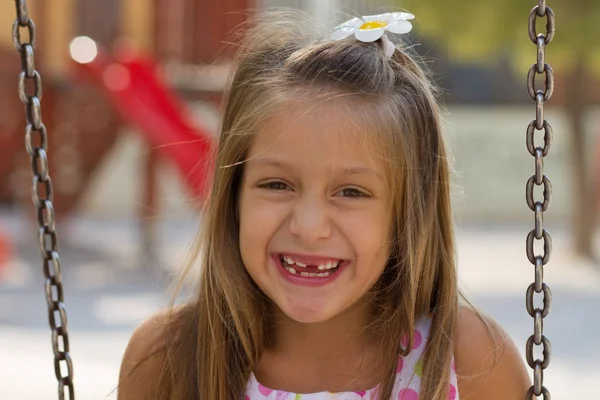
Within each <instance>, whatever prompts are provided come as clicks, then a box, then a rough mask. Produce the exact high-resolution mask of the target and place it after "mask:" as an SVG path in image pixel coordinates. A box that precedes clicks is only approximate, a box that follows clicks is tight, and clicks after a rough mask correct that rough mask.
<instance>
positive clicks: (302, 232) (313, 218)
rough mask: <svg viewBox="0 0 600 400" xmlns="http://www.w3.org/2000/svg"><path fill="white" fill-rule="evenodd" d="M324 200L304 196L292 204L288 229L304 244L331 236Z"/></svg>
mask: <svg viewBox="0 0 600 400" xmlns="http://www.w3.org/2000/svg"><path fill="white" fill-rule="evenodd" d="M324 203H325V202H324V201H319V200H315V199H314V198H313V199H310V198H304V199H299V200H298V202H296V204H295V205H294V209H293V211H292V218H291V221H290V230H291V232H292V234H294V235H295V236H297V237H298V238H300V239H301V240H302V242H304V243H305V244H314V243H316V242H317V241H319V240H320V239H325V238H328V237H329V236H331V221H330V218H329V211H328V208H327V205H326V204H324Z"/></svg>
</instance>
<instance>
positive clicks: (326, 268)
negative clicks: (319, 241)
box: [279, 254, 344, 278]
mask: <svg viewBox="0 0 600 400" xmlns="http://www.w3.org/2000/svg"><path fill="white" fill-rule="evenodd" d="M279 261H280V263H281V266H282V267H283V268H284V269H285V270H286V271H287V272H289V273H290V274H291V275H296V276H301V277H303V278H326V277H328V276H331V275H333V274H335V273H336V272H337V271H338V270H339V269H340V265H341V264H342V263H343V261H344V260H337V261H329V262H326V263H323V264H320V265H309V264H303V263H300V262H294V260H293V259H291V258H290V257H288V256H286V255H283V254H280V255H279Z"/></svg>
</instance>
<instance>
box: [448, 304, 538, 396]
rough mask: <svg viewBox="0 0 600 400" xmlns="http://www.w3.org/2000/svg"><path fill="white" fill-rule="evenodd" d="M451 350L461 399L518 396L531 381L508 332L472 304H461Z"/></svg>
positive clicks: (523, 393)
mask: <svg viewBox="0 0 600 400" xmlns="http://www.w3.org/2000/svg"><path fill="white" fill-rule="evenodd" d="M454 352H455V365H456V373H457V375H458V386H459V393H460V397H461V399H464V400H469V399H487V400H501V399H502V400H504V399H521V398H523V397H524V396H525V393H526V391H527V389H528V388H529V386H530V385H531V383H530V378H529V374H528V373H527V370H526V368H525V364H524V362H523V359H522V358H521V356H520V354H519V352H518V350H517V348H516V346H515V344H514V342H513V341H512V339H511V338H510V336H509V335H508V334H507V333H506V332H505V331H504V330H503V329H502V328H501V327H500V325H499V324H498V323H497V322H496V321H494V320H493V319H492V318H490V317H487V316H485V315H482V314H480V313H478V312H477V311H475V310H473V309H471V308H468V307H462V308H460V311H459V317H458V331H457V335H456V345H455V350H454Z"/></svg>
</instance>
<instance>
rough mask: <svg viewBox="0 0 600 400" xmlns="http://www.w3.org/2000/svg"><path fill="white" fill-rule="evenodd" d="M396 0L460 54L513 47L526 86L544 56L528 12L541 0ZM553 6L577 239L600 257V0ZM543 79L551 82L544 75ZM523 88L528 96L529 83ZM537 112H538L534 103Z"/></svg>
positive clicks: (485, 56) (550, 56) (428, 33)
mask: <svg viewBox="0 0 600 400" xmlns="http://www.w3.org/2000/svg"><path fill="white" fill-rule="evenodd" d="M396 5H398V6H400V7H402V8H405V9H407V10H410V12H412V13H414V14H415V15H416V16H417V18H418V19H417V20H416V23H415V24H414V25H415V30H417V31H419V30H420V31H421V32H420V35H421V36H423V37H428V38H431V39H434V40H435V41H436V42H437V43H441V44H443V45H444V46H445V47H446V49H447V53H448V55H449V57H450V58H451V59H453V60H454V61H458V62H460V61H469V62H472V61H478V62H482V63H485V62H486V61H492V60H494V59H495V58H497V57H499V56H505V55H507V54H508V55H510V56H511V57H512V61H513V65H514V66H515V68H517V70H518V71H520V72H522V73H523V82H524V83H523V85H524V87H525V82H526V80H525V77H526V74H527V70H528V69H529V67H530V66H531V65H532V63H534V62H535V60H536V46H535V45H534V44H533V43H532V42H531V40H530V39H529V35H528V34H527V32H528V29H527V27H528V18H527V17H528V15H529V12H530V11H531V9H532V8H533V7H534V6H536V5H537V1H536V0H528V1H524V0H496V1H493V0H453V1H448V0H430V1H423V0H396ZM547 6H548V7H551V8H552V9H553V11H554V13H555V15H556V21H557V23H556V28H557V32H556V36H555V37H554V40H552V42H551V43H550V44H549V45H548V46H547V48H546V53H547V60H546V62H548V63H549V64H550V65H551V66H552V67H553V69H554V72H555V74H556V76H557V80H558V83H559V85H557V86H563V87H557V90H556V91H555V95H556V94H559V96H556V98H552V99H551V100H550V102H549V104H557V103H558V104H560V105H562V106H563V107H564V109H565V112H566V115H567V118H568V121H569V128H570V157H571V160H572V166H573V167H572V182H573V186H572V190H573V204H572V209H573V233H574V246H575V251H576V252H577V253H578V254H580V255H582V256H585V257H589V258H594V257H593V251H592V237H593V232H594V230H595V229H594V228H595V221H596V218H595V209H596V206H597V205H596V204H593V196H592V186H593V185H592V179H591V176H590V175H591V174H590V173H589V171H588V168H587V166H588V165H590V163H589V162H587V160H586V156H587V155H588V153H589V152H587V151H586V142H585V123H584V122H585V121H584V117H585V115H586V112H587V110H588V109H589V106H590V105H591V102H592V97H591V94H592V93H591V92H592V89H591V87H592V85H591V80H592V79H593V78H598V77H599V76H600V46H598V45H597V43H596V41H595V40H594V38H598V37H600V24H598V19H599V18H600V1H598V0H548V2H547ZM545 24H546V18H539V19H538V23H537V30H536V32H538V33H545V32H546V27H545ZM520 72H519V73H520ZM538 87H543V86H542V84H541V83H538ZM523 94H524V96H527V92H526V90H523ZM532 104H534V103H533V101H532ZM532 114H533V117H532V119H533V118H535V113H534V111H533V107H532ZM523 131H525V127H523ZM557 133H558V134H560V133H559V132H557ZM538 135H539V134H538V133H536V142H537V143H539V138H538ZM539 136H541V135H539ZM588 146H589V144H588ZM599 165H600V164H599ZM593 172H594V173H598V171H593Z"/></svg>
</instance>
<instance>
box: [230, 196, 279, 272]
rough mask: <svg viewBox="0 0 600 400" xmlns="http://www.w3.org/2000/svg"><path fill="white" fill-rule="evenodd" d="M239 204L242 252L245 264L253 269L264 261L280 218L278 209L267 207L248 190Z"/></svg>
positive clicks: (241, 197)
mask: <svg viewBox="0 0 600 400" xmlns="http://www.w3.org/2000/svg"><path fill="white" fill-rule="evenodd" d="M239 204H240V206H239V227H240V238H239V240H240V252H241V254H242V260H243V261H244V264H246V265H247V266H249V267H251V266H252V265H255V264H257V263H262V262H263V261H264V260H263V259H264V257H266V255H267V250H268V249H267V247H268V244H269V241H270V240H271V238H272V237H273V235H274V234H275V232H276V231H277V229H278V226H279V225H278V223H277V221H278V220H279V219H280V218H279V216H278V215H279V213H278V212H276V211H277V210H276V209H274V208H273V207H272V206H271V207H268V206H266V205H265V202H262V201H259V200H258V199H256V198H254V197H253V196H252V194H251V193H248V192H247V191H246V190H242V192H241V193H240V203H239Z"/></svg>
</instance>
